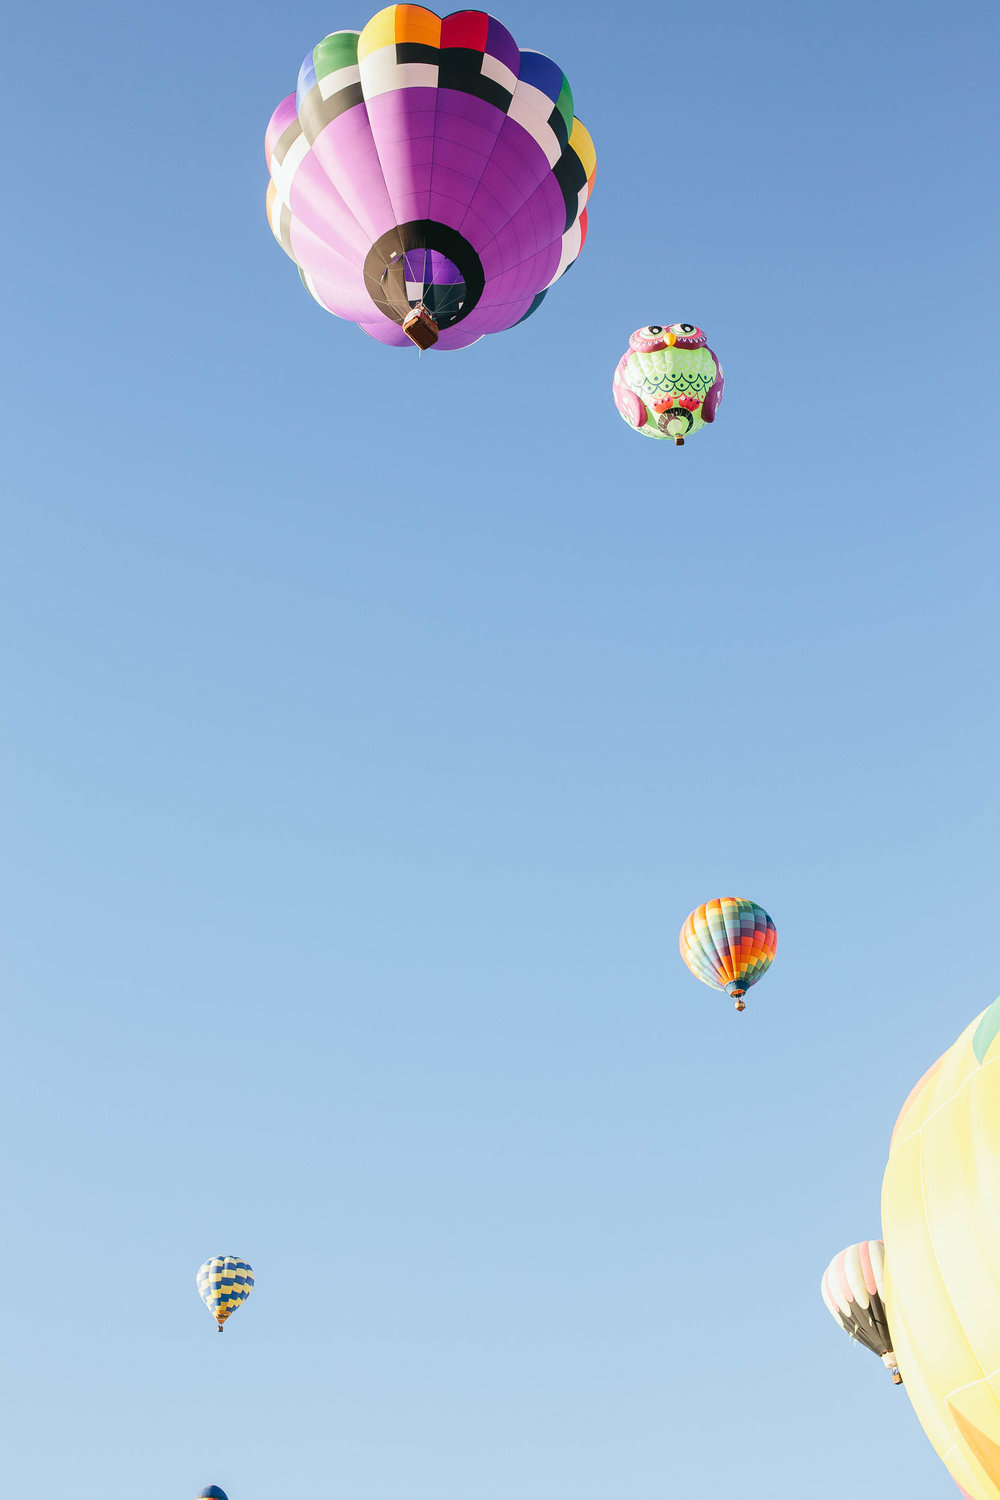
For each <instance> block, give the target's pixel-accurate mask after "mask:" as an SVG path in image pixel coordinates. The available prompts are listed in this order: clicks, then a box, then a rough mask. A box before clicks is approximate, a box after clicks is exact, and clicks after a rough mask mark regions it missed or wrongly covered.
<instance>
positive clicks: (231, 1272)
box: [197, 1255, 253, 1332]
mask: <svg viewBox="0 0 1000 1500" xmlns="http://www.w3.org/2000/svg"><path fill="white" fill-rule="evenodd" d="M197 1282H198V1292H199V1295H200V1296H201V1300H202V1302H204V1304H205V1306H206V1307H207V1308H208V1310H209V1312H210V1313H211V1314H212V1317H213V1318H214V1319H215V1321H216V1322H217V1323H218V1325H219V1330H220V1332H221V1330H222V1325H223V1323H224V1322H225V1321H226V1319H227V1318H228V1317H231V1316H232V1314H233V1313H234V1312H235V1311H236V1309H237V1308H238V1307H240V1306H241V1305H242V1303H244V1302H245V1301H246V1300H247V1298H248V1297H249V1295H250V1293H251V1292H252V1291H253V1271H252V1270H251V1269H250V1267H249V1266H248V1265H247V1263H246V1261H245V1260H240V1259H239V1257H238V1256H236V1255H213V1256H212V1258H211V1260H206V1261H205V1264H204V1265H202V1266H199V1267H198V1275H197Z"/></svg>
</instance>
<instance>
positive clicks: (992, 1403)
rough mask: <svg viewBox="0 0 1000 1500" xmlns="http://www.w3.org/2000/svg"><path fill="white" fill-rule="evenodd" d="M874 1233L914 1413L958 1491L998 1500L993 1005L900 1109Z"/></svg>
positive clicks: (999, 1251) (998, 1018) (999, 1082)
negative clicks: (880, 1244) (878, 1235)
mask: <svg viewBox="0 0 1000 1500" xmlns="http://www.w3.org/2000/svg"><path fill="white" fill-rule="evenodd" d="M882 1233H883V1236H884V1239H885V1254H886V1266H885V1269H886V1278H885V1294H886V1295H885V1303H886V1310H887V1312H888V1315H889V1327H890V1329H891V1330H892V1339H893V1348H894V1349H895V1352H896V1358H897V1360H898V1362H899V1368H900V1370H901V1371H902V1374H903V1379H904V1381H905V1383H906V1389H907V1392H908V1393H909V1397H910V1400H911V1402H912V1403H913V1407H914V1410H915V1411H916V1414H917V1416H918V1417H919V1419H920V1422H921V1424H922V1426H923V1428H924V1431H925V1432H926V1434H927V1436H928V1437H929V1438H930V1440H931V1442H932V1443H933V1445H934V1447H935V1448H936V1449H937V1451H938V1453H939V1455H940V1456H941V1458H942V1459H943V1460H944V1462H945V1464H946V1465H947V1467H948V1470H949V1472H950V1473H951V1476H952V1478H953V1479H954V1480H955V1482H956V1484H957V1485H958V1486H959V1487H960V1488H961V1489H962V1490H963V1491H964V1492H965V1494H966V1495H967V1496H969V1497H971V1500H1000V1393H998V1390H997V1389H995V1387H994V1383H993V1382H994V1380H995V1379H996V1372H997V1371H998V1370H1000V1000H997V1001H995V1002H994V1004H993V1005H991V1006H990V1008H989V1009H988V1010H986V1011H984V1012H983V1014H982V1015H981V1016H979V1017H977V1019H976V1020H975V1021H973V1022H972V1023H971V1025H969V1026H967V1027H966V1029H965V1031H963V1033H962V1035H961V1036H960V1037H959V1038H958V1041H957V1042H955V1044H954V1046H952V1047H951V1048H949V1050H948V1051H947V1052H945V1053H944V1055H943V1056H942V1057H940V1058H939V1059H938V1061H937V1062H936V1063H935V1064H934V1066H933V1067H932V1068H930V1069H929V1071H928V1072H927V1073H925V1074H924V1076H923V1078H922V1079H921V1080H920V1082H919V1083H918V1084H917V1086H916V1088H915V1089H914V1090H913V1092H912V1093H911V1094H910V1096H909V1098H908V1099H907V1101H906V1103H905V1104H904V1105H903V1108H902V1111H901V1113H900V1115H899V1119H898V1120H897V1121H896V1128H895V1130H894V1131H893V1136H892V1142H891V1145H890V1148H889V1161H888V1165H887V1166H886V1169H885V1176H884V1178H883V1182H882ZM991 1377H992V1378H991Z"/></svg>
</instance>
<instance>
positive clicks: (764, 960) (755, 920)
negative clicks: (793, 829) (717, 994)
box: [681, 896, 778, 1010]
mask: <svg viewBox="0 0 1000 1500" xmlns="http://www.w3.org/2000/svg"><path fill="white" fill-rule="evenodd" d="M777 946H778V932H777V929H776V927H775V925H774V923H773V922H772V921H771V918H770V917H769V916H768V914H767V912H766V911H765V910H764V908H763V907H762V906H758V905H757V903H756V901H748V900H747V899H746V898H745V897H743V896H721V897H719V898H718V899H716V900H715V901H706V902H705V905H704V906H698V907H696V908H695V910H694V911H693V912H692V913H691V915H690V916H689V917H688V919H687V921H686V922H685V923H684V926H683V927H682V928H681V958H683V960H684V962H685V963H686V964H687V966H688V968H689V969H690V970H691V973H692V974H693V975H694V976H695V978H696V979H700V980H701V982H702V984H708V985H711V987H712V989H714V990H725V992H726V994H727V995H729V996H730V998H731V999H732V1001H733V1002H734V1004H735V1006H736V1009H737V1010H746V1005H745V1003H744V1000H743V996H744V995H745V994H746V992H747V990H748V989H749V988H750V986H751V985H752V984H756V983H757V981H758V979H762V978H763V977H764V975H765V974H766V973H767V971H768V969H769V968H770V967H771V963H772V961H773V959H774V954H775V950H776V948H777Z"/></svg>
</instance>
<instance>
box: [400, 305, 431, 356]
mask: <svg viewBox="0 0 1000 1500" xmlns="http://www.w3.org/2000/svg"><path fill="white" fill-rule="evenodd" d="M403 332H404V333H405V334H406V337H407V338H408V339H409V340H410V342H411V344H416V346H417V348H418V349H420V350H421V351H423V350H424V349H431V348H433V346H434V345H435V344H436V343H437V341H438V326H437V323H436V322H435V321H434V319H433V318H432V317H431V315H430V313H429V312H428V311H427V309H426V307H415V308H414V309H413V311H412V312H411V313H408V314H407V316H406V317H405V318H404V319H403Z"/></svg>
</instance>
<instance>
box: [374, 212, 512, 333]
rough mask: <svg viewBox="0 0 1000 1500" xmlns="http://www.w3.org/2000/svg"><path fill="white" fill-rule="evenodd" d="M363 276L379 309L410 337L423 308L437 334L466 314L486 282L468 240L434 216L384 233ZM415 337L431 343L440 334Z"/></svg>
mask: <svg viewBox="0 0 1000 1500" xmlns="http://www.w3.org/2000/svg"><path fill="white" fill-rule="evenodd" d="M364 276H365V287H366V289H367V292H368V295H369V297H371V299H372V302H373V303H374V304H375V306H376V307H377V308H378V310H379V312H381V313H384V315H385V316H386V317H387V318H390V319H391V320H392V322H393V323H397V324H398V325H399V326H400V327H401V328H402V329H403V331H404V332H405V333H406V334H407V336H408V337H410V338H413V333H412V331H411V330H412V329H415V328H416V323H415V321H414V313H420V312H421V311H422V312H423V313H424V314H425V315H426V320H427V321H429V322H430V323H432V324H433V325H434V331H435V335H436V334H437V332H438V331H440V330H441V329H445V328H452V327H454V325H455V324H456V323H461V322H462V320H463V318H467V317H468V316H469V314H470V313H471V312H472V310H473V308H474V307H475V306H476V305H477V303H478V302H479V299H480V297H481V296H482V295H483V291H484V290H485V287H486V273H485V272H484V270H483V263H482V261H481V260H480V259H479V256H478V255H477V253H476V251H475V250H474V249H473V247H472V246H471V245H470V244H469V241H468V240H467V239H466V238H465V236H464V235H461V234H459V232H458V230H457V229H452V228H451V227H450V226H449V225H448V224H440V223H438V222H437V220H435V219H412V220H410V222H409V223H406V224H397V225H396V226H395V228H393V229H390V230H388V231H387V233H385V234H383V235H381V236H380V237H379V238H378V239H377V240H376V241H375V243H374V244H373V245H372V247H371V249H370V250H369V252H368V254H367V256H366V257H365V267H364ZM408 325H409V326H408ZM422 327H426V322H423V323H422ZM413 342H414V343H417V344H418V348H430V345H431V344H432V343H434V342H436V338H435V339H430V340H429V342H428V343H426V344H420V343H418V341H417V339H413Z"/></svg>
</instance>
